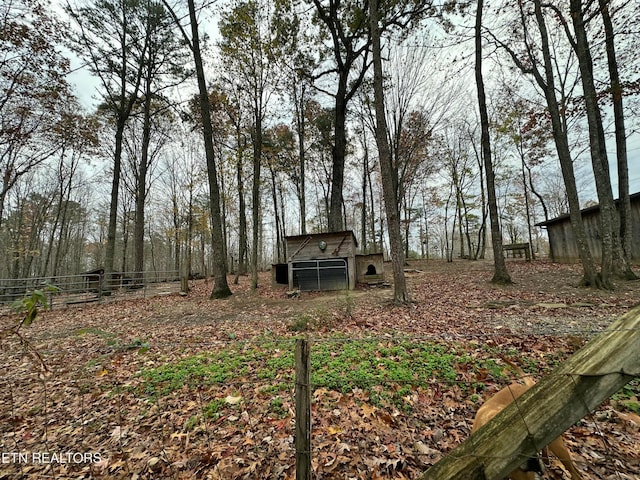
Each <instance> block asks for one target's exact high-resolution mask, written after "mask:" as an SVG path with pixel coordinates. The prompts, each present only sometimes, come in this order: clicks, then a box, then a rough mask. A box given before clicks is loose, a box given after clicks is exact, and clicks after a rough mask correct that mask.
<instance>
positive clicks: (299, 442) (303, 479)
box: [295, 339, 311, 480]
mask: <svg viewBox="0 0 640 480" xmlns="http://www.w3.org/2000/svg"><path fill="white" fill-rule="evenodd" d="M309 377H310V376H309V342H308V341H307V340H305V339H299V340H298V341H297V342H296V436H295V438H296V480H311V391H310V390H311V389H310V384H309V383H310V382H309Z"/></svg>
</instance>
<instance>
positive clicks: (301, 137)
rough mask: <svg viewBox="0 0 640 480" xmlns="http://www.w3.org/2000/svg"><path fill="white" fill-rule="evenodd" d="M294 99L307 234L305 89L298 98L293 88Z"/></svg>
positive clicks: (301, 200)
mask: <svg viewBox="0 0 640 480" xmlns="http://www.w3.org/2000/svg"><path fill="white" fill-rule="evenodd" d="M293 90H294V92H293V98H294V106H295V113H296V127H297V128H296V130H297V133H298V166H299V168H300V179H299V180H298V202H299V203H300V234H301V235H306V234H307V192H306V180H305V176H306V166H305V163H306V151H305V150H306V146H305V134H306V116H305V103H306V97H305V87H304V84H303V85H302V87H301V92H300V97H299V98H298V95H297V91H296V88H295V86H294V88H293Z"/></svg>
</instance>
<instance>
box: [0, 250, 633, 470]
mask: <svg viewBox="0 0 640 480" xmlns="http://www.w3.org/2000/svg"><path fill="white" fill-rule="evenodd" d="M508 268H509V270H510V273H511V276H512V279H513V280H514V282H515V283H514V284H513V285H511V286H507V287H497V286H493V285H492V284H491V283H490V281H489V280H490V278H491V274H492V265H491V264H490V263H488V262H471V261H462V260H461V261H457V262H454V263H445V262H440V261H428V262H427V261H416V262H412V263H411V264H410V265H409V267H408V269H407V277H408V285H409V292H410V296H411V299H412V303H411V304H410V305H409V306H394V305H392V304H391V303H390V301H389V300H390V297H391V290H390V289H389V288H382V287H375V288H371V287H362V288H358V289H356V290H354V291H350V292H325V293H318V292H316V293H307V292H303V293H301V294H300V295H299V296H296V297H294V298H289V297H288V295H287V292H286V288H285V287H272V286H271V285H270V283H269V282H270V274H269V273H263V274H261V276H260V287H259V289H258V291H256V292H254V291H251V290H250V282H249V279H248V278H246V277H241V278H240V282H239V284H238V285H233V284H232V283H231V288H232V290H233V292H234V294H233V296H232V297H230V298H229V299H225V300H209V299H208V294H209V293H210V290H211V288H212V284H211V283H210V282H206V281H203V280H199V281H196V282H192V289H191V291H190V293H189V294H188V295H186V296H180V295H177V294H173V295H163V296H158V297H154V298H146V299H133V300H126V301H121V302H111V303H104V304H86V305H74V306H70V307H68V308H57V309H54V310H52V311H46V312H42V313H41V314H40V316H39V317H38V318H37V319H36V321H35V322H34V323H33V325H32V326H31V327H29V328H22V329H21V330H20V334H21V335H22V337H21V338H20V337H18V336H17V335H15V334H10V333H9V332H8V331H7V330H5V329H6V328H8V327H10V326H11V325H15V323H16V322H17V321H18V317H16V316H15V315H2V316H0V331H3V333H2V334H1V335H0V365H2V376H1V377H0V479H7V480H8V479H11V480H13V479H17V478H29V479H31V478H34V479H37V478H55V479H67V478H74V479H78V478H109V479H111V478H113V479H120V478H123V479H124V478H127V479H146V478H148V479H164V478H167V479H168V478H172V479H191V478H203V479H204V478H207V479H224V480H227V479H236V478H237V479H240V478H246V479H255V478H259V479H279V478H282V479H293V478H295V447H294V440H293V436H294V400H293V391H294V378H293V369H294V359H293V351H294V348H295V340H296V339H298V338H303V337H304V338H307V339H309V340H310V342H311V362H312V367H311V369H312V384H313V394H312V399H313V407H312V465H313V470H314V477H313V478H321V479H372V480H374V479H386V478H398V479H402V478H416V477H417V476H418V475H419V474H420V472H424V471H426V469H427V468H428V467H429V466H430V465H431V464H433V463H435V462H436V461H437V460H438V459H439V458H441V457H442V456H443V455H445V454H446V453H447V452H449V451H450V450H451V449H453V448H454V447H455V446H457V445H458V444H459V443H461V442H462V441H463V440H465V439H466V438H467V437H468V436H469V433H470V425H471V422H472V419H473V416H474V413H475V411H476V410H477V409H478V407H479V406H480V405H481V404H482V402H483V400H484V399H486V398H488V397H489V396H491V395H492V394H493V393H495V392H496V391H497V390H499V389H500V388H502V387H503V386H504V385H506V384H507V383H509V382H511V381H513V379H514V378H516V377H517V373H516V372H514V371H513V370H512V369H511V368H510V367H509V366H508V365H506V364H505V362H504V361H502V360H501V358H502V357H508V358H511V360H512V361H513V362H514V363H518V364H519V365H521V367H522V368H523V369H524V370H525V371H527V372H528V373H530V374H531V375H533V376H535V377H537V378H540V377H541V376H543V375H544V374H546V373H549V372H550V371H551V370H552V368H553V367H554V366H556V365H557V364H558V363H559V362H561V361H562V360H563V359H564V358H566V357H568V356H569V355H571V354H572V353H573V352H574V351H576V350H577V349H579V348H580V347H581V346H583V345H584V344H585V343H586V341H587V340H588V339H590V338H591V337H593V336H594V335H596V334H597V333H598V332H600V331H602V330H603V329H605V328H606V327H607V326H608V325H609V324H610V323H611V322H612V321H613V320H615V319H616V318H618V317H619V316H620V315H621V314H623V313H625V312H627V311H628V310H629V309H630V308H631V307H633V306H635V305H637V304H638V302H639V301H640V281H634V282H617V283H616V289H615V290H614V291H611V292H603V291H596V290H591V289H584V288H580V287H578V286H577V285H578V284H579V281H580V274H579V268H578V267H577V266H571V265H559V264H552V263H549V262H545V261H536V262H525V261H520V260H511V261H508ZM390 277H391V273H390V272H387V278H390ZM232 280H233V279H232V278H231V277H230V282H232ZM33 352H37V355H36V354H34V353H33ZM639 393H640V386H639V384H638V380H635V381H634V382H632V384H630V385H629V386H628V387H626V388H625V389H623V390H622V391H621V392H619V393H618V394H617V395H615V396H614V397H612V399H610V401H608V402H606V403H605V404H603V405H602V406H601V407H600V408H599V409H598V410H597V411H596V412H595V413H594V414H593V415H590V416H589V417H586V418H584V419H583V420H581V421H580V422H578V424H577V425H576V426H574V427H572V428H571V429H569V431H567V432H566V433H565V441H566V443H567V445H568V447H569V449H570V450H571V451H572V453H573V457H574V459H575V463H576V464H577V465H578V469H579V470H580V471H581V472H582V473H583V475H584V478H593V479H625V480H626V479H638V478H640V449H638V445H640V416H639V414H640V403H639V402H638V396H639ZM546 470H547V471H546V473H545V478H549V479H552V478H553V479H562V478H569V476H568V474H566V472H564V471H563V469H562V467H561V466H560V464H559V462H558V461H556V460H554V459H552V460H551V463H550V464H549V465H548V466H547V469H546Z"/></svg>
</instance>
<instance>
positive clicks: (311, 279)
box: [292, 258, 349, 291]
mask: <svg viewBox="0 0 640 480" xmlns="http://www.w3.org/2000/svg"><path fill="white" fill-rule="evenodd" d="M292 271H293V272H292V274H293V287H294V288H298V289H300V290H302V291H311V290H346V289H347V288H348V287H349V276H348V266H347V259H346V258H330V259H318V260H304V261H299V262H293V265H292Z"/></svg>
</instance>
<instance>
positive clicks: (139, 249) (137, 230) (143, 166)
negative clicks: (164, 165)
mask: <svg viewBox="0 0 640 480" xmlns="http://www.w3.org/2000/svg"><path fill="white" fill-rule="evenodd" d="M150 86H151V79H150V78H147V79H146V87H147V88H146V92H145V99H144V120H143V125H142V152H141V155H140V163H139V164H138V174H137V176H136V199H135V200H136V206H135V209H136V213H135V217H134V218H135V223H134V227H133V258H134V261H133V270H134V271H135V272H136V283H137V284H140V283H141V282H142V280H143V277H144V275H143V273H142V272H143V271H144V227H145V216H144V213H145V212H144V205H145V203H146V200H147V171H148V169H149V162H150V160H149V145H150V144H151V89H150Z"/></svg>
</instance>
